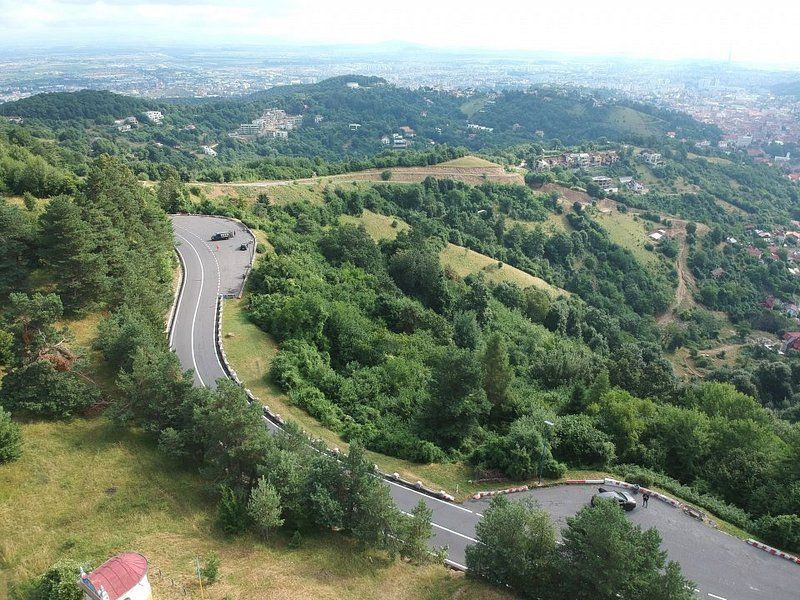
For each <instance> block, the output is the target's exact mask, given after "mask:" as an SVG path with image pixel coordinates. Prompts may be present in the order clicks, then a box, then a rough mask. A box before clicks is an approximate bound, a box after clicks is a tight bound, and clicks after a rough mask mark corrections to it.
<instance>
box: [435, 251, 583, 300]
mask: <svg viewBox="0 0 800 600" xmlns="http://www.w3.org/2000/svg"><path fill="white" fill-rule="evenodd" d="M439 258H440V259H441V261H442V266H444V267H449V268H450V269H452V270H453V272H454V273H455V274H456V275H458V276H459V277H466V276H467V275H475V274H477V273H482V274H483V275H484V276H485V277H486V279H487V281H491V282H493V283H500V282H503V281H508V282H510V283H515V284H517V285H518V286H519V287H521V288H527V287H530V286H533V287H536V288H539V289H540V290H544V291H546V292H548V293H550V294H551V295H553V296H560V295H566V294H567V292H566V291H564V290H561V289H559V288H556V287H554V286H552V285H550V284H549V283H547V282H546V281H545V280H544V279H540V278H539V277H534V276H533V275H531V274H530V273H526V272H525V271H522V270H520V269H517V268H516V267H512V266H511V265H506V264H503V263H500V262H499V261H497V260H496V259H494V258H490V257H489V256H486V255H485V254H479V253H478V252H475V251H474V250H470V249H469V248H464V247H463V246H457V245H455V244H447V246H445V247H444V249H443V250H442V251H441V252H440V253H439Z"/></svg>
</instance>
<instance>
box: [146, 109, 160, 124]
mask: <svg viewBox="0 0 800 600" xmlns="http://www.w3.org/2000/svg"><path fill="white" fill-rule="evenodd" d="M144 116H145V117H147V118H148V119H150V120H151V121H152V122H153V123H155V124H157V125H160V124H161V121H163V120H164V115H162V114H161V111H160V110H147V111H145V113H144Z"/></svg>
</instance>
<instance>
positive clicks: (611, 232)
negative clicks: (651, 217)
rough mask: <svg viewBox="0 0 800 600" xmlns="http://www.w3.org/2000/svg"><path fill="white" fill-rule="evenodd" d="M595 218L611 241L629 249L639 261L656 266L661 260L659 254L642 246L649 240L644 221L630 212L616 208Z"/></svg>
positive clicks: (646, 224)
mask: <svg viewBox="0 0 800 600" xmlns="http://www.w3.org/2000/svg"><path fill="white" fill-rule="evenodd" d="M595 220H596V221H597V222H598V223H600V224H601V225H602V226H603V229H605V230H606V231H607V232H608V236H609V237H610V238H611V241H612V242H614V243H615V244H617V245H618V246H620V247H622V248H625V249H626V250H629V251H630V252H631V253H632V254H633V255H634V257H636V260H638V261H639V262H640V263H642V264H644V265H650V266H656V265H658V264H660V263H661V262H662V261H661V259H660V258H659V255H657V254H656V253H655V252H654V251H652V250H647V249H646V248H645V247H644V246H645V244H646V243H647V242H648V241H649V240H648V238H647V231H648V223H647V222H646V221H644V220H642V219H639V218H637V217H636V216H635V215H634V214H632V213H621V212H619V211H617V210H614V211H611V212H609V213H600V214H598V215H597V216H596V217H595Z"/></svg>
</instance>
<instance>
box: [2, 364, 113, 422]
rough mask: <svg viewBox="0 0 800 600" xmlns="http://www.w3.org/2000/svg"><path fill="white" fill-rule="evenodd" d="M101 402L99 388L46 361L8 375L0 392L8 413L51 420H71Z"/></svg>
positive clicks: (3, 405)
mask: <svg viewBox="0 0 800 600" xmlns="http://www.w3.org/2000/svg"><path fill="white" fill-rule="evenodd" d="M99 399H100V393H99V391H98V390H97V389H96V388H94V387H92V386H91V385H88V384H87V383H86V382H85V381H83V380H82V379H79V378H78V376H77V375H75V374H74V373H68V372H64V371H59V370H57V369H56V368H55V367H54V366H53V364H52V363H50V362H48V361H46V360H39V361H36V362H34V363H31V364H29V365H26V366H24V367H22V368H20V369H17V370H16V371H13V372H12V373H9V374H8V375H6V376H5V377H4V378H3V387H2V388H0V406H2V407H4V408H5V409H6V410H8V411H10V412H11V413H17V412H22V413H27V414H31V415H39V416H43V417H49V418H70V417H72V416H73V415H75V414H76V413H78V412H81V411H83V410H85V409H86V408H88V407H90V406H92V405H93V404H96V403H97V401H98V400H99Z"/></svg>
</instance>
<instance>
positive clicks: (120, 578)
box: [89, 552, 147, 600]
mask: <svg viewBox="0 0 800 600" xmlns="http://www.w3.org/2000/svg"><path fill="white" fill-rule="evenodd" d="M145 575H147V559H146V558H145V557H144V556H142V555H141V554H138V553H136V552H127V553H125V554H118V555H117V556H112V557H111V558H109V559H108V560H107V561H106V562H104V563H103V564H102V565H100V566H99V567H97V568H96V569H95V570H94V571H92V572H91V573H89V581H91V582H92V585H93V586H94V587H95V589H97V590H99V589H100V587H101V586H102V587H103V588H104V589H105V590H106V592H107V593H108V597H109V598H110V600H117V599H118V598H121V597H122V596H123V595H124V594H125V592H127V591H128V590H130V589H131V588H132V587H133V586H135V585H136V584H137V583H139V582H140V581H141V580H142V577H144V576H145Z"/></svg>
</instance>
